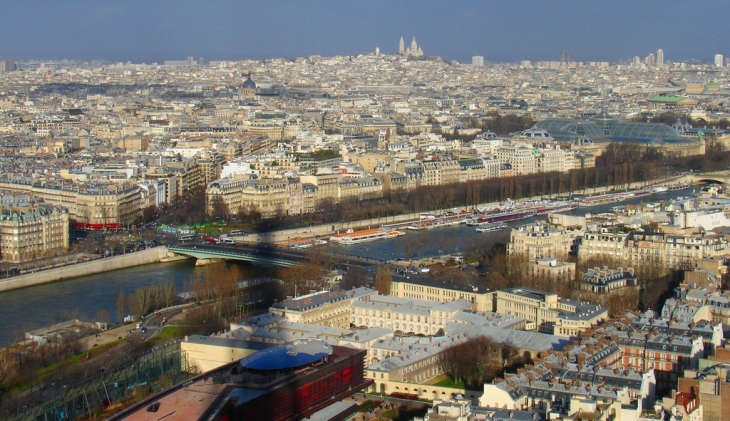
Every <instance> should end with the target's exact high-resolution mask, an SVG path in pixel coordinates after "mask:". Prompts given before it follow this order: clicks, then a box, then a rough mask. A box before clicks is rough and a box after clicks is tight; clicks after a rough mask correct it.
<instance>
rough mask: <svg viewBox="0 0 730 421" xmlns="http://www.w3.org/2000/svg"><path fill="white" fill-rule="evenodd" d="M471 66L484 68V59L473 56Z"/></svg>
mask: <svg viewBox="0 0 730 421" xmlns="http://www.w3.org/2000/svg"><path fill="white" fill-rule="evenodd" d="M471 65H472V66H477V67H481V66H484V57H482V56H473V57H472V58H471Z"/></svg>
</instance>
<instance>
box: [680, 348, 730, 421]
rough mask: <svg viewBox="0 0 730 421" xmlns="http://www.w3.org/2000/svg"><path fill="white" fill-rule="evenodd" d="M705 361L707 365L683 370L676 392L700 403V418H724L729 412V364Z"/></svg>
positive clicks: (707, 419)
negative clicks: (693, 398)
mask: <svg viewBox="0 0 730 421" xmlns="http://www.w3.org/2000/svg"><path fill="white" fill-rule="evenodd" d="M726 360H727V359H726ZM703 362H705V361H703ZM705 363H706V364H707V365H706V366H705V367H701V368H700V369H697V370H692V369H687V370H684V375H683V376H682V377H680V378H679V380H678V382H677V383H678V385H677V392H678V394H679V393H685V394H688V395H690V396H692V397H695V398H696V399H697V404H698V405H702V409H703V411H702V412H703V413H702V419H704V420H705V421H722V420H726V419H727V418H728V414H730V378H729V377H728V374H729V373H730V364H728V363H727V362H720V361H706V362H705Z"/></svg>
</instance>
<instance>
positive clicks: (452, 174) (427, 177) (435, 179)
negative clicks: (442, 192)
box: [421, 159, 461, 186]
mask: <svg viewBox="0 0 730 421" xmlns="http://www.w3.org/2000/svg"><path fill="white" fill-rule="evenodd" d="M421 166H422V167H423V185H424V186H441V185H445V184H452V183H458V182H459V176H460V173H461V166H460V165H459V161H457V160H454V159H438V160H433V161H423V162H422V163H421Z"/></svg>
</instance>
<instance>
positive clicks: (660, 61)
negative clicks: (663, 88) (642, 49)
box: [656, 48, 664, 67]
mask: <svg viewBox="0 0 730 421" xmlns="http://www.w3.org/2000/svg"><path fill="white" fill-rule="evenodd" d="M656 66H657V67H664V51H663V50H662V49H661V48H660V49H658V50H656Z"/></svg>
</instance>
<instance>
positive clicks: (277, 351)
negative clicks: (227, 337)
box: [241, 339, 332, 371]
mask: <svg viewBox="0 0 730 421" xmlns="http://www.w3.org/2000/svg"><path fill="white" fill-rule="evenodd" d="M331 353H332V347H331V346H330V345H329V344H328V343H327V342H325V341H323V340H321V339H297V340H295V341H292V342H287V343H285V344H281V345H277V346H274V347H271V348H266V349H263V350H261V351H259V352H256V353H255V354H251V355H249V356H248V357H246V358H244V359H242V360H241V366H243V367H244V368H248V369H252V370H264V371H267V370H284V369H290V368H296V367H301V366H305V365H308V364H311V363H313V362H316V361H319V360H321V359H322V358H325V357H327V356H328V355H330V354H331Z"/></svg>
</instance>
